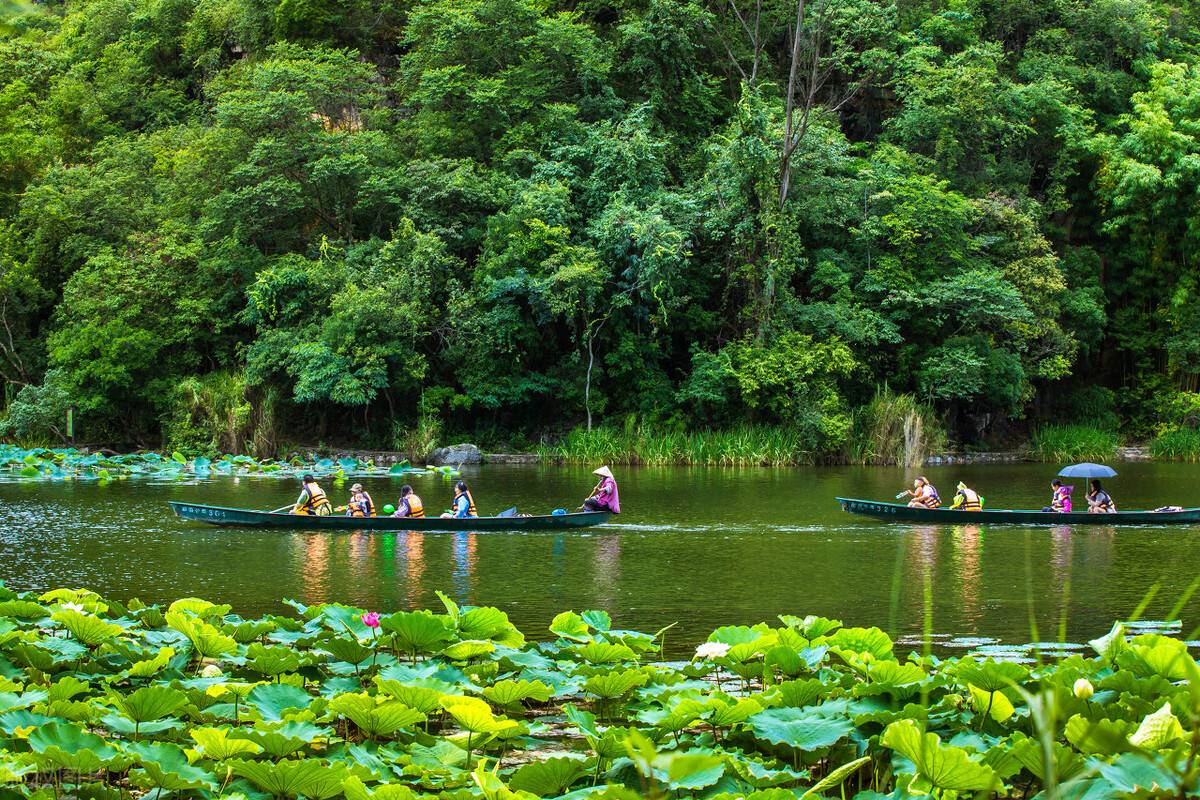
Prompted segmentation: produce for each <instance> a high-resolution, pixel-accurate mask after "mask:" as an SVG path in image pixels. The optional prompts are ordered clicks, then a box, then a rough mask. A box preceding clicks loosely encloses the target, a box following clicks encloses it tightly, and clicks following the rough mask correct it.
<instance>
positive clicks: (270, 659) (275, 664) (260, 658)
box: [234, 636, 362, 678]
mask: <svg viewBox="0 0 1200 800" xmlns="http://www.w3.org/2000/svg"><path fill="white" fill-rule="evenodd" d="M234 639H237V637H236V636H235V637H234ZM359 660H360V661H361V660H362V659H359ZM246 668H247V669H250V670H252V671H254V672H257V673H258V674H260V675H266V676H268V677H271V678H274V677H275V676H277V675H282V674H284V673H285V672H295V671H296V670H298V669H300V656H298V655H296V653H295V652H294V651H293V650H290V649H288V648H286V647H268V646H266V645H264V644H261V643H258V642H255V643H254V644H252V645H250V647H249V648H247V649H246Z"/></svg>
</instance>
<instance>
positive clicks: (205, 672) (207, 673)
mask: <svg viewBox="0 0 1200 800" xmlns="http://www.w3.org/2000/svg"><path fill="white" fill-rule="evenodd" d="M223 674H224V673H222V672H221V668H220V667H218V666H217V665H216V664H206V665H205V666H204V669H202V670H200V676H201V677H202V678H219V677H221V675H223Z"/></svg>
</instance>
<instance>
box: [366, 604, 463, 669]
mask: <svg viewBox="0 0 1200 800" xmlns="http://www.w3.org/2000/svg"><path fill="white" fill-rule="evenodd" d="M381 626H382V627H383V629H384V630H386V631H388V632H389V633H391V634H392V635H393V637H394V638H395V641H396V646H397V647H399V648H400V649H401V650H403V651H404V652H406V653H410V654H412V656H413V658H414V659H415V658H416V656H417V654H418V653H432V652H433V651H434V650H436V649H437V646H438V645H440V644H441V643H442V642H445V641H448V640H449V639H450V637H451V631H450V629H449V627H448V626H447V625H446V623H445V622H444V621H443V620H442V618H441V617H438V616H435V615H434V614H432V613H431V612H429V611H410V612H403V611H402V612H399V613H396V614H392V615H391V616H389V617H384V618H383V621H382V622H381Z"/></svg>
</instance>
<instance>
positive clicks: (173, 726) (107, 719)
mask: <svg viewBox="0 0 1200 800" xmlns="http://www.w3.org/2000/svg"><path fill="white" fill-rule="evenodd" d="M100 722H101V723H103V725H104V726H105V727H106V728H108V729H109V730H110V731H112V732H113V733H119V734H121V735H122V736H130V737H133V738H137V737H139V736H143V735H152V734H156V733H162V732H163V731H172V730H177V729H179V728H182V727H183V723H182V722H180V721H179V720H177V719H160V720H156V721H154V722H138V721H136V720H132V719H130V718H129V717H126V716H124V715H122V714H117V713H115V712H114V713H112V714H105V715H104V716H103V717H101V718H100Z"/></svg>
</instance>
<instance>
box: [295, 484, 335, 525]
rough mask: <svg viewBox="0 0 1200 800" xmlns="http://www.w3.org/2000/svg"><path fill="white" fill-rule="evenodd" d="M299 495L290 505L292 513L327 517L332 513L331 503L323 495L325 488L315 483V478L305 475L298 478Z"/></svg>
mask: <svg viewBox="0 0 1200 800" xmlns="http://www.w3.org/2000/svg"><path fill="white" fill-rule="evenodd" d="M300 485H301V486H302V487H303V488H301V490H300V496H299V497H298V498H296V503H295V505H293V506H292V513H293V514H303V515H307V516H312V517H327V516H329V515H330V514H332V513H333V504H332V503H330V502H329V498H328V497H326V496H325V490H324V489H322V488H321V487H320V486H318V485H317V479H316V478H314V477H313V476H312V475H305V476H304V477H303V478H301V479H300Z"/></svg>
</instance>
